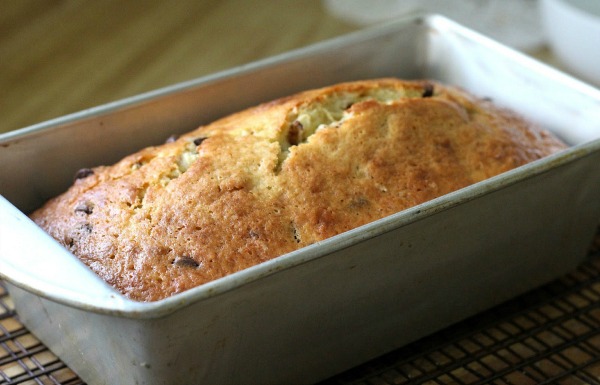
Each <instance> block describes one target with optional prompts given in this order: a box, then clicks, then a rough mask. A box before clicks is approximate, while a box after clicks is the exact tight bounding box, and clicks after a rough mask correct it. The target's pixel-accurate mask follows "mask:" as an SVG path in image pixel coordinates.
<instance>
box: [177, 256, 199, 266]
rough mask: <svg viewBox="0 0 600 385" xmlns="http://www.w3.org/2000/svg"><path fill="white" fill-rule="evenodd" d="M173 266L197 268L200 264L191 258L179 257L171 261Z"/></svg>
mask: <svg viewBox="0 0 600 385" xmlns="http://www.w3.org/2000/svg"><path fill="white" fill-rule="evenodd" d="M173 264H174V265H177V266H181V267H194V268H196V267H199V266H200V264H199V263H198V262H196V261H195V260H194V259H193V258H192V257H188V256H187V255H182V256H181V257H177V258H175V260H174V261H173Z"/></svg>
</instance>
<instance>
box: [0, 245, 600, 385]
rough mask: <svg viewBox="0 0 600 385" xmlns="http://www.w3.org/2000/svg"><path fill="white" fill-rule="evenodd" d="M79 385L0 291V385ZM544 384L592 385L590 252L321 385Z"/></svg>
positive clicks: (599, 350) (598, 327)
mask: <svg viewBox="0 0 600 385" xmlns="http://www.w3.org/2000/svg"><path fill="white" fill-rule="evenodd" d="M598 240H600V238H599V239H598ZM599 243H600V242H599ZM83 383H84V382H83V381H81V379H79V378H78V377H77V375H76V374H75V373H74V372H73V371H72V370H71V369H69V368H68V367H67V366H66V365H65V364H64V363H63V362H62V361H60V359H58V357H56V356H55V355H54V354H53V353H52V352H51V351H49V350H48V348H46V347H45V346H44V345H43V344H42V343H40V342H39V341H38V340H37V339H36V337H35V336H34V335H32V334H31V333H30V332H29V331H28V330H27V329H26V328H25V327H24V326H23V325H22V324H21V323H20V322H19V318H18V314H16V312H15V310H14V306H13V304H12V300H11V298H10V295H9V294H8V293H7V291H6V289H5V288H4V287H3V286H0V384H68V385H79V384H83ZM550 383H551V384H564V385H575V384H598V385H600V251H598V250H597V245H596V249H595V250H594V251H593V252H592V253H591V255H590V257H589V258H588V259H587V260H586V261H585V262H584V263H583V264H582V265H581V266H580V267H579V268H578V269H577V270H576V271H574V272H572V273H570V274H567V275H565V276H564V277H562V278H560V279H558V280H556V281H554V282H552V283H550V284H548V285H545V286H543V287H541V288H539V289H537V290H534V291H532V292H529V293H527V294H525V295H523V296H520V297H518V298H515V299H514V300H511V301H509V302H507V303H504V304H502V305H500V306H497V307H495V308H493V309H491V310H489V311H486V312H484V313H482V314H479V315H477V316H475V317H472V318H470V319H468V320H466V321H464V322H461V323H459V324H457V325H454V326H452V327H450V328H447V329H445V330H443V331H441V332H439V333H436V334H434V335H432V336H429V337H427V338H424V339H422V340H420V341H418V342H416V343H413V344H411V345H408V346H406V347H404V348H401V349H399V350H397V351H394V352H393V353H390V354H387V355H385V356H382V357H380V358H378V359H376V360H373V361H371V362H368V363H365V364H364V365H362V366H360V367H357V368H354V369H352V370H350V371H348V372H346V373H342V374H340V375H338V376H335V377H334V378H331V379H329V380H327V381H324V382H323V383H322V385H325V384H327V385H335V384H353V385H358V384H361V385H362V384H364V385H367V384H369V385H379V384H381V385H386V384H427V385H432V384H469V385H474V384H498V385H500V384H519V385H520V384H524V385H529V384H550Z"/></svg>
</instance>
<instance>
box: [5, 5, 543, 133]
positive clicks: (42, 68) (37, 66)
mask: <svg viewBox="0 0 600 385" xmlns="http://www.w3.org/2000/svg"><path fill="white" fill-rule="evenodd" d="M359 28H361V27H360V26H357V25H351V24H348V23H346V22H344V21H342V20H339V19H336V18H335V17H333V16H332V15H330V14H329V13H328V12H327V10H326V8H325V7H324V6H323V5H322V3H321V1H319V0H277V1H270V0H256V1H244V0H224V1H220V0H203V1H191V0H180V1H173V2H167V1H162V0H145V1H119V0H98V1H83V0H80V1H75V0H16V1H6V2H3V3H2V5H1V8H0V90H2V95H1V96H0V132H6V131H10V130H14V129H17V128H21V127H25V126H28V125H31V124H35V123H39V122H42V121H45V120H48V119H51V118H55V117H58V116H62V115H65V114H68V113H72V112H77V111H80V110H83V109H86V108H89V107H94V106H97V105H100V104H104V103H107V102H111V101H115V100H119V99H121V98H124V97H127V96H131V95H136V94H139V93H142V92H145V91H150V90H153V89H156V88H160V87H163V86H167V85H170V84H173V83H177V82H180V81H184V80H189V79H193V78H196V77H199V76H202V75H206V74H210V73H213V72H216V71H219V70H222V69H226V68H230V67H234V66H238V65H241V64H244V63H247V62H250V61H254V60H257V59H260V58H264V57H268V56H272V55H275V54H278V53H281V52H285V51H288V50H291V49H294V48H298V47H302V46H305V45H308V44H311V43H314V42H317V41H321V40H325V39H328V38H331V37H334V36H338V35H341V34H344V33H347V32H350V31H353V30H357V29H359ZM533 54H534V55H537V56H539V57H542V58H544V59H547V60H550V61H552V60H553V59H552V57H551V55H550V54H549V53H548V52H547V51H545V50H542V51H540V52H534V53H533Z"/></svg>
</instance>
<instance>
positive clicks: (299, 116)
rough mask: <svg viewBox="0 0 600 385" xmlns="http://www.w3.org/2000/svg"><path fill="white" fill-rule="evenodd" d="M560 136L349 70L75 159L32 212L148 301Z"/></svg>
mask: <svg viewBox="0 0 600 385" xmlns="http://www.w3.org/2000/svg"><path fill="white" fill-rule="evenodd" d="M564 147H565V145H564V144H563V143H562V142H560V141H559V140H558V139H557V138H555V137H554V136H552V135H551V134H549V133H548V132H546V131H544V130H542V129H540V128H538V127H535V126H533V125H532V124H531V123H529V122H527V121H525V120H524V119H522V118H521V117H519V116H518V115H516V114H515V113H513V112H510V111H508V110H506V109H502V108H499V107H497V106H495V105H494V104H493V103H492V102H491V101H490V100H487V99H480V98H476V97H474V96H472V95H469V94H467V93H466V92H464V91H462V90H460V89H457V88H453V87H449V86H446V85H443V84H439V83H436V82H433V81H403V80H398V79H377V80H368V81H357V82H350V83H342V84H337V85H334V86H331V87H326V88H321V89H317V90H310V91H306V92H302V93H298V94H296V95H293V96H289V97H285V98H282V99H278V100H275V101H271V102H268V103H264V104H261V105H258V106H256V107H254V108H250V109H247V110H244V111H241V112H239V113H236V114H233V115H230V116H227V117H225V118H222V119H220V120H217V121H215V122H214V123H212V124H209V125H206V126H203V127H200V128H198V129H196V130H194V131H192V132H190V133H187V134H185V135H182V136H180V137H178V138H169V139H168V140H167V142H166V143H165V144H162V145H159V146H155V147H149V148H145V149H143V150H141V151H139V152H137V153H135V154H132V155H130V156H127V157H126V158H124V159H123V160H121V161H120V162H118V163H116V164H115V165H112V166H100V167H96V168H93V169H83V170H81V171H80V172H78V173H77V175H76V178H77V179H76V181H75V183H74V185H73V186H72V187H71V188H70V189H69V190H68V191H66V192H65V193H64V194H62V195H60V196H58V197H56V198H54V199H52V200H50V201H49V202H48V203H46V204H45V205H44V206H43V207H42V208H41V209H39V210H37V211H36V212H34V213H33V214H32V215H31V217H32V218H33V220H34V221H35V222H37V223H38V224H39V225H40V226H41V227H42V228H43V229H45V230H46V231H47V232H48V233H50V234H51V235H52V236H53V237H54V238H55V239H56V240H58V241H59V242H60V243H62V244H63V245H64V246H65V247H66V248H68V249H69V250H70V251H71V252H72V253H73V254H74V255H76V256H77V257H78V258H80V259H81V260H82V261H83V262H84V263H86V264H87V265H88V266H89V267H90V268H91V269H92V270H94V271H95V272H96V273H97V274H98V275H100V276H101V277H102V278H103V279H104V280H106V281H107V282H108V283H110V284H111V285H113V286H114V287H115V288H117V289H118V290H119V291H121V292H122V293H123V294H125V295H126V296H128V297H130V298H132V299H135V300H140V301H154V300H159V299H162V298H166V297H169V296H171V295H173V294H175V293H179V292H182V291H184V290H187V289H190V288H192V287H195V286H198V285H201V284H203V283H205V282H208V281H211V280H214V279H217V278H220V277H223V276H225V275H227V274H230V273H233V272H236V271H239V270H242V269H244V268H247V267H249V266H252V265H255V264H258V263H260V262H262V261H266V260H269V259H272V258H274V257H277V256H280V255H282V254H285V253H287V252H290V251H292V250H295V249H298V248H301V247H303V246H306V245H310V244H312V243H314V242H316V241H319V240H323V239H325V238H328V237H331V236H333V235H336V234H339V233H342V232H344V231H347V230H350V229H352V228H355V227H357V226H360V225H363V224H366V223H368V222H372V221H374V220H376V219H379V218H382V217H385V216H387V215H390V214H393V213H396V212H398V211H401V210H403V209H406V208H408V207H411V206H414V205H417V204H419V203H422V202H425V201H427V200H430V199H433V198H435V197H438V196H441V195H444V194H446V193H449V192H451V191H454V190H457V189H460V188H462V187H465V186H467V185H470V184H472V183H475V182H478V181H481V180H484V179H486V178H489V177H491V176H494V175H497V174H499V173H502V172H504V171H507V170H510V169H512V168H514V167H517V166H520V165H523V164H525V163H527V162H530V161H533V160H536V159H539V158H541V157H543V156H546V155H548V154H551V153H553V152H556V151H559V150H560V149H562V148H564Z"/></svg>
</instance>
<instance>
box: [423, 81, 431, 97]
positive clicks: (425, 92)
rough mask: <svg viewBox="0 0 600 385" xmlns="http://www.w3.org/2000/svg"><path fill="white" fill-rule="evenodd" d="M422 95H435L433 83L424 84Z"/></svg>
mask: <svg viewBox="0 0 600 385" xmlns="http://www.w3.org/2000/svg"><path fill="white" fill-rule="evenodd" d="M421 96H423V97H424V98H429V97H431V96H433V84H431V83H425V85H424V86H423V94H422V95H421Z"/></svg>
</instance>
